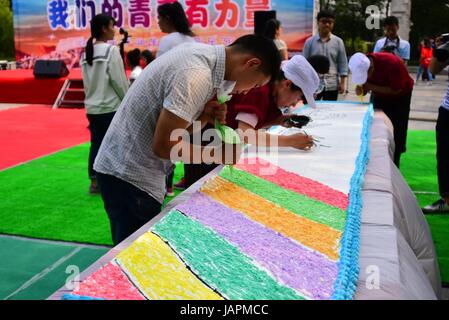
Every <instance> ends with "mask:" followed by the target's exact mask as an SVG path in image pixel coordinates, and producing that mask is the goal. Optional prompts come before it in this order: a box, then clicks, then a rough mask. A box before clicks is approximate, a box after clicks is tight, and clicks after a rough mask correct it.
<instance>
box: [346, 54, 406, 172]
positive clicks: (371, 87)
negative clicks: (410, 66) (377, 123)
mask: <svg viewBox="0 0 449 320" xmlns="http://www.w3.org/2000/svg"><path fill="white" fill-rule="evenodd" d="M349 69H351V72H352V82H353V83H354V84H356V85H357V87H356V94H357V95H358V96H360V95H366V94H367V93H368V92H372V95H371V96H372V99H373V105H374V108H375V109H378V110H382V111H383V112H384V113H385V114H386V115H387V117H388V118H389V119H390V120H391V123H392V124H393V127H394V144H395V150H394V163H395V165H396V166H397V167H398V168H399V165H400V160H401V155H402V153H404V152H405V151H406V144H407V129H408V120H409V115H410V104H411V99H412V92H413V85H414V82H413V79H412V78H411V77H410V75H409V73H408V70H407V66H406V65H405V64H404V63H403V61H402V60H401V58H399V57H398V56H396V55H394V54H391V53H387V52H380V53H369V54H367V55H365V54H363V53H360V52H358V53H356V54H354V55H353V56H352V57H351V59H350V60H349Z"/></svg>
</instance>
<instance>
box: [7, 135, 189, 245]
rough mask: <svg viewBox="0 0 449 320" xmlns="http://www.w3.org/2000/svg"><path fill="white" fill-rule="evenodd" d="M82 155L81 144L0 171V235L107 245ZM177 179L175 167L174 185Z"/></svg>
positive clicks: (106, 222) (105, 222)
mask: <svg viewBox="0 0 449 320" xmlns="http://www.w3.org/2000/svg"><path fill="white" fill-rule="evenodd" d="M88 152H89V144H83V145H80V146H76V147H73V148H71V149H67V150H64V151H61V152H58V153H56V154H53V155H50V156H47V157H44V158H40V159H37V160H34V161H31V162H28V163H25V164H22V165H20V166H17V167H14V168H11V169H7V170H4V171H0V199H2V201H0V233H5V234H14V235H22V236H27V237H33V238H41V239H50V240H63V241H69V242H70V241H74V242H82V243H93V244H105V245H112V240H111V235H110V230H109V220H108V218H107V215H106V213H105V211H104V208H103V202H102V200H101V196H100V195H91V194H89V193H88V188H89V183H90V181H89V179H88V178H87V157H88ZM183 175H184V170H183V166H182V165H178V166H177V169H176V171H175V179H174V181H175V183H176V182H177V181H178V180H179V179H180V178H181V177H182V176H183ZM175 193H176V195H178V194H179V193H180V191H178V190H175ZM173 198H174V197H169V198H167V200H166V202H168V201H171V200H172V199H173Z"/></svg>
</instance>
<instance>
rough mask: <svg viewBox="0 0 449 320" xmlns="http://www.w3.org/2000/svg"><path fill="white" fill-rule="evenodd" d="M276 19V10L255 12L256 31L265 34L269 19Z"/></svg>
mask: <svg viewBox="0 0 449 320" xmlns="http://www.w3.org/2000/svg"><path fill="white" fill-rule="evenodd" d="M271 19H276V10H271V11H255V12H254V33H255V34H260V35H263V34H264V32H265V25H266V23H267V21H268V20H271Z"/></svg>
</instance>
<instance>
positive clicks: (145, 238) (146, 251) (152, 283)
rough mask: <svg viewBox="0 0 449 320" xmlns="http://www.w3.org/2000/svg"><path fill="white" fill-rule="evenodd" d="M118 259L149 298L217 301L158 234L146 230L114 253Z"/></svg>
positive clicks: (217, 296) (216, 297) (214, 294)
mask: <svg viewBox="0 0 449 320" xmlns="http://www.w3.org/2000/svg"><path fill="white" fill-rule="evenodd" d="M117 262H118V263H119V264H120V266H121V267H122V268H123V270H124V271H125V272H126V273H127V275H128V276H129V277H130V278H131V279H132V281H133V282H135V283H136V284H137V285H138V286H139V288H140V289H141V291H142V292H144V294H145V295H146V296H147V297H148V298H149V299H152V300H160V299H162V300H191V299H192V300H193V299H195V300H196V299H199V300H219V299H222V297H220V295H219V294H217V293H216V292H214V291H213V290H212V289H211V288H209V287H207V286H206V285H205V284H204V283H202V282H201V281H200V280H199V279H198V278H197V277H196V276H195V275H194V274H193V273H192V272H191V271H189V270H188V269H187V267H186V265H185V264H184V263H183V262H182V261H181V260H180V259H179V258H178V257H177V256H176V254H175V253H174V252H173V250H172V249H171V248H170V247H169V246H168V245H167V244H166V243H165V242H164V241H163V240H162V239H160V238H159V237H158V236H156V235H155V234H152V233H150V232H147V233H145V234H144V235H142V236H141V237H140V238H139V239H137V240H136V241H135V242H133V243H132V244H131V246H129V247H128V248H127V249H125V250H124V251H122V252H121V253H120V254H119V255H118V256H117Z"/></svg>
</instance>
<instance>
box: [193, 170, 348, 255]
mask: <svg viewBox="0 0 449 320" xmlns="http://www.w3.org/2000/svg"><path fill="white" fill-rule="evenodd" d="M201 192H202V193H204V194H206V195H208V196H209V197H211V198H212V199H214V200H216V201H217V202H219V203H221V204H223V205H225V206H227V207H229V208H231V209H234V210H236V211H238V212H241V213H244V214H245V215H246V216H248V217H249V218H250V219H252V220H254V221H256V222H259V223H261V224H263V225H265V226H267V227H268V228H271V229H273V230H275V231H277V232H280V233H281V234H283V235H284V236H286V237H288V238H292V239H294V240H296V241H298V242H299V243H301V244H303V245H304V246H306V247H308V248H310V249H313V250H316V251H318V252H321V253H322V254H324V255H326V256H328V257H329V258H330V259H331V260H334V261H336V260H337V259H338V257H339V252H338V251H339V240H340V238H341V232H340V231H337V230H335V229H332V228H330V227H329V226H326V225H323V224H320V223H317V222H314V221H311V220H309V219H306V218H304V217H301V216H298V215H297V214H295V213H293V212H291V211H288V210H287V209H284V208H282V207H280V206H277V205H275V204H274V203H271V202H269V201H267V200H265V199H264V198H262V197H259V196H257V195H255V194H253V193H251V192H249V191H247V190H245V189H243V188H241V187H239V186H237V185H235V184H233V183H231V182H229V181H226V180H224V179H222V178H220V177H214V178H213V179H211V180H209V181H207V182H206V183H205V184H204V185H203V187H202V188H201Z"/></svg>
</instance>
